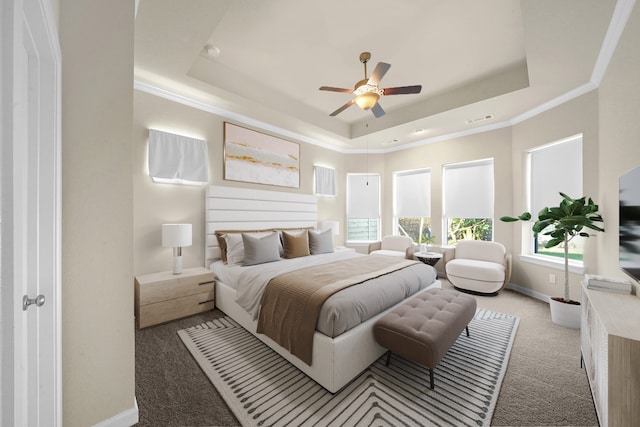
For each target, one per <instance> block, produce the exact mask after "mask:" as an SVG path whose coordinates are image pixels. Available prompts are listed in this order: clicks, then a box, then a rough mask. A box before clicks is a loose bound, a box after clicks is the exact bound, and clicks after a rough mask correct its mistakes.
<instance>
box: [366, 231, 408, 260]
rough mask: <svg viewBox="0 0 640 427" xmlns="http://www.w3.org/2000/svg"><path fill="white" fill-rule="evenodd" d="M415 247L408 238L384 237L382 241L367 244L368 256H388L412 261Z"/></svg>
mask: <svg viewBox="0 0 640 427" xmlns="http://www.w3.org/2000/svg"><path fill="white" fill-rule="evenodd" d="M415 250H416V245H415V243H413V240H412V239H411V237H408V236H384V237H383V238H382V240H380V241H378V242H373V243H371V244H369V255H374V254H375V255H389V256H397V257H404V258H407V259H413V253H414V252H415Z"/></svg>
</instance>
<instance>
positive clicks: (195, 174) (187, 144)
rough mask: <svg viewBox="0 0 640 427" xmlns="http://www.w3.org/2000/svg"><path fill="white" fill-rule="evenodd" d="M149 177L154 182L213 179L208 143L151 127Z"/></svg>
mask: <svg viewBox="0 0 640 427" xmlns="http://www.w3.org/2000/svg"><path fill="white" fill-rule="evenodd" d="M149 176H151V178H152V179H153V181H154V182H165V183H174V184H201V183H206V182H209V156H208V154H207V142H206V141H203V140H201V139H195V138H189V137H186V136H182V135H176V134H172V133H167V132H162V131H159V130H155V129H149Z"/></svg>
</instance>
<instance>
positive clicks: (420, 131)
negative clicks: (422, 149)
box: [413, 129, 424, 135]
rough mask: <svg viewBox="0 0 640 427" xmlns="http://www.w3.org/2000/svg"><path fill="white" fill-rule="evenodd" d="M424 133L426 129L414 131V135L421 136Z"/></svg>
mask: <svg viewBox="0 0 640 427" xmlns="http://www.w3.org/2000/svg"><path fill="white" fill-rule="evenodd" d="M423 132H424V129H414V130H413V133H414V134H416V135H419V134H421V133H423Z"/></svg>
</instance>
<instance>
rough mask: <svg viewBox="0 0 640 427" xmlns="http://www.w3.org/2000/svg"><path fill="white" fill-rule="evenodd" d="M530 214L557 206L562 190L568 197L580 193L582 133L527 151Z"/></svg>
mask: <svg viewBox="0 0 640 427" xmlns="http://www.w3.org/2000/svg"><path fill="white" fill-rule="evenodd" d="M529 155H530V157H529V160H530V162H531V163H530V170H531V177H530V179H531V201H530V203H531V206H530V209H531V215H533V217H534V218H537V215H538V212H540V211H541V210H542V209H543V208H544V207H551V206H558V204H559V203H560V201H561V200H562V197H561V196H560V194H559V193H560V192H561V191H562V192H563V193H565V194H566V195H568V196H569V197H572V198H574V199H575V198H580V197H582V196H583V194H582V136H576V137H572V138H569V139H566V140H563V141H559V142H557V143H555V144H553V145H548V146H545V147H542V148H539V149H536V150H532V151H530V152H529Z"/></svg>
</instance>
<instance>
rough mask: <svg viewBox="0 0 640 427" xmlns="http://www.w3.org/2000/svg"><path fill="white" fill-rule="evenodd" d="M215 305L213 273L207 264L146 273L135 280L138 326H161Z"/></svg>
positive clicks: (210, 308) (211, 308)
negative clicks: (176, 270)
mask: <svg viewBox="0 0 640 427" xmlns="http://www.w3.org/2000/svg"><path fill="white" fill-rule="evenodd" d="M214 307H215V282H214V277H213V272H212V271H210V270H207V269H206V268H204V267H195V268H187V269H184V270H183V271H182V274H173V273H172V272H171V271H165V272H162V273H153V274H143V275H141V276H137V277H136V279H135V312H136V319H137V320H138V326H139V327H140V328H146V327H147V326H152V325H157V324H158V323H163V322H168V321H170V320H175V319H179V318H181V317H186V316H191V315H192V314H196V313H200V312H203V311H208V310H213V308H214Z"/></svg>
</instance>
